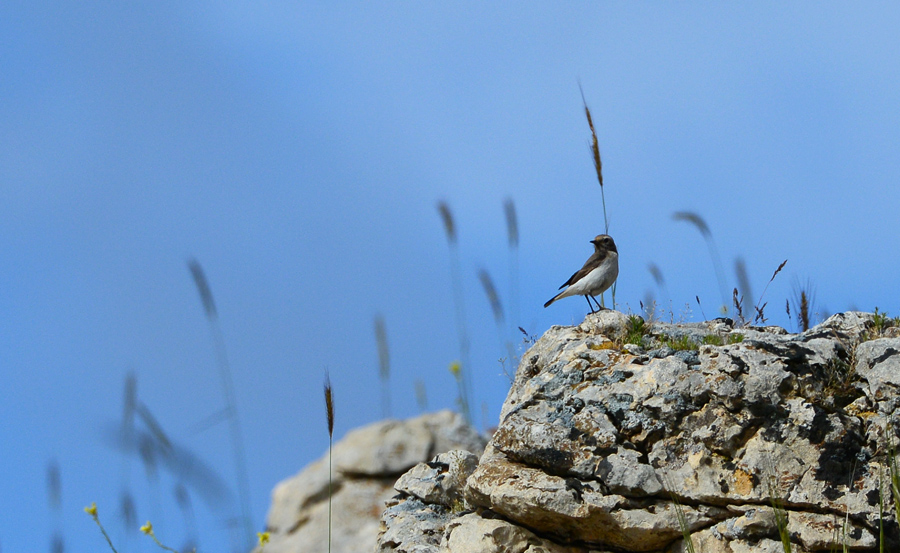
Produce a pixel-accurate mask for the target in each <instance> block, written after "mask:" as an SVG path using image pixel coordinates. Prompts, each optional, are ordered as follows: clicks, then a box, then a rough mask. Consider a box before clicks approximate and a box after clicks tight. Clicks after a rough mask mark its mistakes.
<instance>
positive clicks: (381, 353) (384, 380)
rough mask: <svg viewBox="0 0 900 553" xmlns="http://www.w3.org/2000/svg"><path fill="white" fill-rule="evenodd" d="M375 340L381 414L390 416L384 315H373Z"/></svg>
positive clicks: (388, 358)
mask: <svg viewBox="0 0 900 553" xmlns="http://www.w3.org/2000/svg"><path fill="white" fill-rule="evenodd" d="M375 342H376V343H377V344H378V374H379V375H380V377H381V414H382V416H383V417H384V418H386V419H389V418H390V417H391V383H390V377H391V355H390V351H389V350H388V339H387V326H386V325H385V322H384V316H382V315H381V314H379V315H375Z"/></svg>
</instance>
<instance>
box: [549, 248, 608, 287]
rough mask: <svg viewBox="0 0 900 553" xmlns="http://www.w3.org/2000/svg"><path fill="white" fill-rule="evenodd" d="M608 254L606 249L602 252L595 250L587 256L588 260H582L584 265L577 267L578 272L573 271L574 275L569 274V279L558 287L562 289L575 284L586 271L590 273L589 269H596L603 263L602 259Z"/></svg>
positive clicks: (585, 274)
mask: <svg viewBox="0 0 900 553" xmlns="http://www.w3.org/2000/svg"><path fill="white" fill-rule="evenodd" d="M608 255H609V252H608V251H606V250H603V251H602V252H598V251H595V252H594V253H593V254H591V256H590V257H589V258H588V260H587V261H585V262H584V267H582V268H581V269H579V270H578V272H577V273H575V274H574V275H572V276H570V277H569V280H567V281H566V282H565V284H563V285H562V286H560V287H559V289H560V290H562V289H563V288H565V287H566V286H571V285H573V284H575V283H576V282H578V281H579V280H581V279H582V278H584V277H586V276H587V274H588V273H590V272H591V271H593V270H594V269H596V268H597V266H599V265H600V264H601V263H603V261H604V260H605V259H606V257H607V256H608Z"/></svg>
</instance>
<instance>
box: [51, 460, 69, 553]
mask: <svg viewBox="0 0 900 553" xmlns="http://www.w3.org/2000/svg"><path fill="white" fill-rule="evenodd" d="M47 503H48V504H49V506H50V510H51V511H52V512H53V526H54V528H53V535H52V537H51V538H50V550H51V551H52V552H53V553H57V552H59V553H62V552H63V551H65V548H66V542H65V539H64V538H63V534H62V529H61V528H62V524H61V522H60V519H61V517H62V478H61V476H60V471H59V463H58V462H57V461H56V459H50V461H49V462H48V463H47Z"/></svg>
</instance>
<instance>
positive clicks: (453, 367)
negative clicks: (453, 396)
mask: <svg viewBox="0 0 900 553" xmlns="http://www.w3.org/2000/svg"><path fill="white" fill-rule="evenodd" d="M461 368H462V367H461V366H460V364H459V361H454V362H452V363H450V372H451V373H453V376H459V371H460V369H461Z"/></svg>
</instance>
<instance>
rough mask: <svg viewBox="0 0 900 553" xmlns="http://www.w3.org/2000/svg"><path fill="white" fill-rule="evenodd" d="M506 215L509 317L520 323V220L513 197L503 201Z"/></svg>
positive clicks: (514, 323) (514, 322)
mask: <svg viewBox="0 0 900 553" xmlns="http://www.w3.org/2000/svg"><path fill="white" fill-rule="evenodd" d="M503 213H504V215H505V216H506V238H507V243H508V245H509V317H510V322H511V323H512V324H513V325H517V324H519V220H518V218H517V217H516V204H515V203H514V202H513V199H512V198H506V201H504V202H503Z"/></svg>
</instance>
